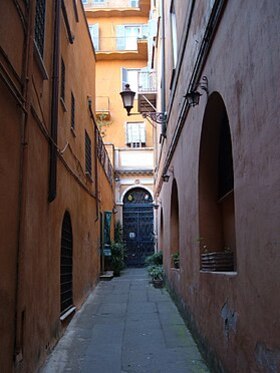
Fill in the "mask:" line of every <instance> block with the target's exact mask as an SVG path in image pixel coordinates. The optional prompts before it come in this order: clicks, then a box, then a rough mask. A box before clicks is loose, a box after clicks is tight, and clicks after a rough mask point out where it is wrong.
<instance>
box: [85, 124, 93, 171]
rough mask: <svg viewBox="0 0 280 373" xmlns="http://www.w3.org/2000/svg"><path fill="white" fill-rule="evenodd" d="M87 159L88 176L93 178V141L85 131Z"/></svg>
mask: <svg viewBox="0 0 280 373" xmlns="http://www.w3.org/2000/svg"><path fill="white" fill-rule="evenodd" d="M85 157H86V174H87V175H89V176H91V174H92V162H91V140H90V137H89V135H88V134H87V131H85Z"/></svg>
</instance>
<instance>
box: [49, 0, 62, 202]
mask: <svg viewBox="0 0 280 373" xmlns="http://www.w3.org/2000/svg"><path fill="white" fill-rule="evenodd" d="M60 8H61V0H56V2H55V15H54V36H53V74H52V75H53V77H52V80H53V81H52V93H51V95H52V102H51V138H52V140H53V141H52V142H51V143H50V174H49V202H52V201H53V200H54V199H55V197H56V182H57V149H56V145H55V144H57V125H58V100H59V59H60V58H59V53H60Z"/></svg>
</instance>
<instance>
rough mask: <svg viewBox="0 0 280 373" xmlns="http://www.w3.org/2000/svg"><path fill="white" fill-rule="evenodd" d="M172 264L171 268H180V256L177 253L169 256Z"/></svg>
mask: <svg viewBox="0 0 280 373" xmlns="http://www.w3.org/2000/svg"><path fill="white" fill-rule="evenodd" d="M171 258H172V262H173V267H174V268H177V269H178V268H180V254H179V252H176V253H174V254H172V255H171Z"/></svg>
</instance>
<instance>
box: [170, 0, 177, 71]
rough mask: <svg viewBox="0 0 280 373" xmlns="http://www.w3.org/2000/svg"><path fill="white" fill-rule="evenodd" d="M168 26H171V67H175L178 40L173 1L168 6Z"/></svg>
mask: <svg viewBox="0 0 280 373" xmlns="http://www.w3.org/2000/svg"><path fill="white" fill-rule="evenodd" d="M170 26H171V30H170V32H171V43H172V58H173V61H172V63H173V69H175V68H176V65H177V59H178V41H177V23H176V14H175V9H174V2H172V5H171V8H170Z"/></svg>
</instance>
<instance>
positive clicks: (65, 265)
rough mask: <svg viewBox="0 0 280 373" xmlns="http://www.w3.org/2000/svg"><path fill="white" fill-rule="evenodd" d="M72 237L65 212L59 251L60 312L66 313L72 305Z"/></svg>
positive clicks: (68, 216) (67, 215)
mask: <svg viewBox="0 0 280 373" xmlns="http://www.w3.org/2000/svg"><path fill="white" fill-rule="evenodd" d="M72 269H73V237H72V225H71V218H70V215H69V213H68V212H67V211H66V212H65V214H64V218H63V223H62V229H61V251H60V312H61V314H63V313H65V312H67V311H68V310H69V308H71V306H72V305H73V291H72Z"/></svg>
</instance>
